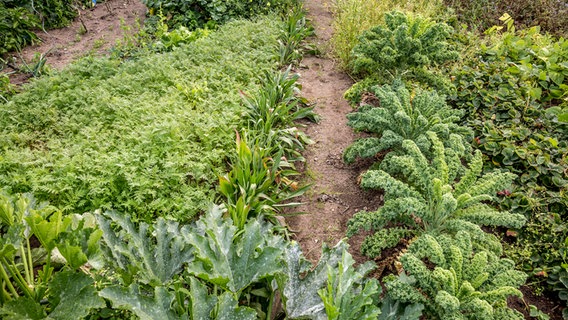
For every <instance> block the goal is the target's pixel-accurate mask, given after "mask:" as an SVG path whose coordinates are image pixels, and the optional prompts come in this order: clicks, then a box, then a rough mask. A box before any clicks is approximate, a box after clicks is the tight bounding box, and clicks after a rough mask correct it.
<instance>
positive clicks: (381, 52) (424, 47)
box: [351, 11, 459, 91]
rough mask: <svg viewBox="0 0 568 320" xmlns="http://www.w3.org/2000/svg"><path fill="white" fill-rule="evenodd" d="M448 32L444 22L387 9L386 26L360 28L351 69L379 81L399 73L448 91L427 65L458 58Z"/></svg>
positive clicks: (390, 79)
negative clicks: (363, 29)
mask: <svg viewBox="0 0 568 320" xmlns="http://www.w3.org/2000/svg"><path fill="white" fill-rule="evenodd" d="M451 32H452V28H451V27H449V26H448V25H446V24H444V23H436V22H433V21H431V20H429V19H424V18H421V17H419V16H415V17H412V16H409V15H405V14H404V13H401V12H396V11H394V12H389V13H386V14H385V26H380V25H379V26H376V27H373V28H371V29H369V30H367V31H365V32H363V34H362V35H361V37H360V39H359V43H358V44H357V45H356V46H355V47H354V48H353V61H352V63H351V67H352V70H353V72H354V73H355V74H358V75H360V76H368V77H373V78H375V79H377V80H378V82H379V83H385V82H390V81H392V80H393V79H396V78H399V77H401V78H403V79H413V80H416V81H419V82H422V83H426V84H428V85H431V86H435V87H437V88H439V89H444V90H446V91H447V90H449V89H448V88H447V86H448V84H447V83H445V81H444V80H443V78H441V77H439V76H436V75H435V74H434V73H432V72H431V71H430V70H429V69H427V67H434V66H437V65H439V64H441V63H444V62H447V61H451V60H456V59H457V58H458V56H459V54H458V52H457V51H455V50H454V49H453V48H451V46H450V45H449V43H448V42H447V39H448V37H449V36H450V33H451Z"/></svg>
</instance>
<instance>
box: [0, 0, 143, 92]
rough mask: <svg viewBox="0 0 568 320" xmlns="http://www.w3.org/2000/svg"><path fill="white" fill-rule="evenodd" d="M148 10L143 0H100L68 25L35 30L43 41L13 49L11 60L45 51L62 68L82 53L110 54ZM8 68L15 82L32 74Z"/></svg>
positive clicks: (17, 61)
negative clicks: (17, 49) (45, 30)
mask: <svg viewBox="0 0 568 320" xmlns="http://www.w3.org/2000/svg"><path fill="white" fill-rule="evenodd" d="M146 11H147V9H146V6H145V5H144V4H143V3H142V1H141V0H106V1H104V2H101V1H99V3H98V4H97V5H96V6H95V7H94V8H90V9H86V10H82V11H80V14H79V16H78V17H77V18H75V20H74V21H73V23H71V24H70V25H69V26H67V27H64V28H60V29H54V30H47V32H44V31H41V30H38V31H36V34H37V35H38V36H39V38H40V39H41V42H40V43H39V44H37V45H34V46H28V47H25V48H24V49H23V50H22V52H21V53H20V54H18V53H12V54H11V55H9V57H10V58H9V60H10V61H14V64H16V65H21V64H22V59H23V60H25V61H26V62H27V63H29V62H31V61H32V60H33V58H34V55H35V54H43V55H45V57H46V58H47V65H48V66H49V67H51V68H53V69H57V70H60V69H62V68H63V67H65V66H66V65H68V64H69V63H71V62H72V61H74V60H76V59H77V58H79V57H82V56H86V55H90V54H94V55H105V54H108V52H109V49H111V48H112V47H113V46H115V45H116V42H117V41H122V40H124V38H125V36H127V35H130V34H132V33H134V32H136V31H138V27H139V26H141V25H142V23H143V22H144V18H145V15H146ZM5 71H6V72H8V73H10V81H11V83H12V84H21V83H24V82H26V81H27V80H28V78H29V77H30V75H29V74H21V73H14V71H15V70H13V69H11V68H7V70H5Z"/></svg>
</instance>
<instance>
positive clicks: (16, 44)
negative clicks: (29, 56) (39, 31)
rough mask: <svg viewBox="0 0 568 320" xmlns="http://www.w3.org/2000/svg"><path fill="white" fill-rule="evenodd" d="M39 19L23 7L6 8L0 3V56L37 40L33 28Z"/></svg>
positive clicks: (36, 25) (37, 24) (37, 25)
mask: <svg viewBox="0 0 568 320" xmlns="http://www.w3.org/2000/svg"><path fill="white" fill-rule="evenodd" d="M37 27H39V20H38V19H37V17H35V16H34V15H33V14H32V13H30V12H29V11H28V10H26V9H24V8H6V7H5V5H4V3H0V56H2V55H4V54H5V53H7V52H10V51H14V50H18V49H20V48H23V47H24V46H27V45H31V44H34V43H36V42H39V38H38V37H37V35H36V34H35V33H33V32H32V30H33V29H35V28H37Z"/></svg>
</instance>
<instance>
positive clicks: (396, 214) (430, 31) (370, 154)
mask: <svg viewBox="0 0 568 320" xmlns="http://www.w3.org/2000/svg"><path fill="white" fill-rule="evenodd" d="M502 20H503V21H504V23H505V24H506V27H507V31H506V32H505V33H503V34H500V35H499V36H494V37H495V38H493V40H494V41H496V40H495V39H498V40H497V41H499V42H498V44H495V45H487V46H482V49H481V50H482V51H483V52H484V53H485V55H484V56H482V57H481V58H480V59H479V60H483V59H484V58H485V59H488V60H489V61H487V62H486V64H481V65H476V64H475V63H476V62H479V60H469V61H466V62H464V64H465V65H466V67H465V68H459V69H456V70H458V71H456V70H453V71H452V72H455V73H457V75H456V76H452V77H451V78H450V77H447V76H446V73H445V72H447V71H448V70H450V67H448V65H449V63H451V62H452V61H456V60H457V59H458V58H459V57H460V53H459V52H458V51H456V49H457V48H459V47H458V45H457V44H458V40H457V39H458V35H456V34H455V33H454V31H453V30H452V28H450V27H449V26H448V25H446V24H444V23H436V22H434V21H433V20H430V19H427V18H422V17H420V16H417V15H410V14H403V13H400V12H390V13H386V14H385V17H384V24H381V25H377V26H375V27H372V28H370V29H369V30H367V31H365V32H363V34H362V35H361V36H360V37H359V38H358V41H357V43H356V45H355V46H354V49H353V51H352V52H351V57H352V58H351V60H350V63H349V68H350V71H351V72H352V73H353V74H354V75H355V76H358V77H359V78H360V79H362V80H361V81H360V82H358V83H357V84H355V85H354V86H353V87H352V88H351V89H350V90H349V91H348V92H347V93H346V98H347V99H348V100H350V102H351V103H352V104H353V105H354V106H356V107H357V111H356V112H354V113H352V114H349V115H348V120H349V121H348V125H350V126H351V127H353V128H354V130H356V131H358V132H366V133H367V135H366V137H365V138H361V139H359V140H357V141H355V142H354V144H352V145H351V146H349V147H348V148H347V149H346V150H345V153H344V160H345V161H346V162H348V163H349V162H354V161H356V160H357V159H359V158H375V159H376V163H375V164H374V165H372V166H371V168H370V169H369V170H368V171H367V172H365V173H363V174H362V175H361V177H360V184H361V186H362V187H363V188H365V189H377V190H382V191H383V192H384V204H383V205H382V206H381V207H380V208H379V209H377V210H376V211H371V212H359V213H357V214H356V215H355V216H354V217H353V218H352V219H351V220H350V221H349V224H348V230H347V234H348V236H352V235H354V234H356V233H359V232H361V231H366V232H367V233H366V234H367V236H366V237H365V240H364V241H363V243H362V246H361V251H362V253H363V254H365V255H367V256H369V257H370V258H375V259H381V258H382V259H386V258H387V256H385V254H389V253H390V254H392V250H393V249H395V248H396V249H397V251H398V252H400V255H399V256H398V258H397V260H398V261H399V263H400V264H401V268H400V269H398V270H396V271H395V273H397V274H398V277H396V278H393V277H387V278H385V279H384V280H385V282H386V287H387V295H389V296H391V297H394V298H396V299H402V301H407V302H420V303H422V304H424V306H425V310H424V314H425V315H427V316H428V317H429V318H441V319H445V318H448V319H450V318H452V319H455V318H459V319H462V318H463V319H466V318H467V319H469V318H485V319H488V318H495V319H502V318H503V319H505V318H506V319H512V318H522V317H523V316H522V315H521V314H520V313H519V312H517V311H515V310H512V309H509V308H508V307H507V297H508V296H511V295H516V296H519V297H521V296H522V295H521V293H520V291H519V290H518V287H519V286H521V285H522V284H524V282H525V280H526V277H527V276H526V275H525V274H524V273H523V272H520V271H516V270H515V263H514V262H513V261H512V260H509V259H502V258H500V257H501V256H502V255H503V248H502V245H501V240H500V239H499V238H497V237H496V236H495V235H494V234H493V233H489V232H487V231H486V229H483V228H482V227H491V228H501V230H503V228H504V230H509V232H508V234H516V232H514V231H513V230H519V229H520V228H521V227H522V226H523V225H525V223H526V222H527V219H528V220H529V221H530V222H531V223H533V221H534V219H535V216H534V215H532V214H531V213H533V212H543V213H544V214H546V215H550V216H553V215H557V216H562V215H563V210H564V209H565V206H564V205H562V204H561V203H563V201H564V200H565V193H564V191H562V190H563V188H565V187H564V186H565V183H564V181H565V178H566V172H564V170H563V169H561V168H564V167H565V166H563V165H562V164H563V161H565V159H564V157H563V156H562V154H563V153H562V151H561V152H560V153H559V157H554V156H553V155H552V154H551V155H550V156H546V155H544V154H543V152H545V150H542V148H534V147H533V148H531V147H528V145H530V144H532V145H534V144H535V143H538V141H539V140H537V137H541V139H540V141H543V140H545V141H548V142H549V144H550V146H552V147H554V148H563V143H562V142H560V141H562V138H563V134H565V133H566V131H565V128H564V127H563V126H564V124H563V123H562V121H563V118H564V117H565V110H566V109H565V100H564V101H563V98H564V97H565V96H566V92H567V91H566V88H568V86H566V83H565V81H564V72H565V71H564V70H567V71H568V69H565V66H564V64H565V63H566V62H564V61H565V60H564V58H563V55H564V52H567V51H565V49H564V46H563V44H564V40H563V39H560V40H559V41H556V40H553V39H552V38H551V37H549V36H542V35H540V34H539V33H538V29H537V28H533V29H529V30H527V31H523V32H516V31H515V30H514V27H513V26H512V20H511V19H510V17H508V16H507V15H505V16H503V18H502ZM496 29H500V27H496V28H494V29H493V30H491V31H490V32H497V30H496ZM537 43H538V44H537ZM529 48H530V49H529ZM537 48H543V50H542V51H537ZM462 54H463V53H462ZM462 59H463V58H462ZM539 59H540V60H539ZM539 61H540V62H539ZM462 63H463V62H462ZM499 63H502V65H503V69H500V72H495V73H489V72H485V71H486V70H487V69H483V68H485V67H486V68H494V67H498V66H499ZM455 73H454V74H455ZM468 77H475V80H472V79H471V78H468ZM485 77H494V78H493V79H491V80H487V82H484V81H479V79H486V78H485ZM504 77H510V78H508V79H510V81H506V80H504ZM513 77H516V78H517V79H516V81H513V79H512V78H513ZM464 79H468V80H469V82H466V81H465V80H464ZM466 83H467V84H466ZM518 84H522V85H523V86H524V88H523V89H520V90H519V91H517V92H514V91H513V90H506V89H505V87H507V88H510V87H511V86H515V85H518ZM485 85H490V86H494V88H495V87H498V88H499V91H498V92H496V91H497V90H495V91H492V90H491V89H493V88H491V87H490V88H491V89H486V88H483V87H484V86H485ZM484 90H486V91H484ZM493 94H495V95H499V96H498V97H499V98H495V99H491V98H493V96H492V95H493ZM504 95H505V96H506V95H508V98H505V99H504V98H502V97H503V96H504ZM477 97H479V98H477ZM509 97H514V99H515V100H516V101H519V104H520V105H519V106H514V105H512V100H513V99H511V98H509ZM447 101H450V105H448V103H447ZM521 101H522V103H523V104H521ZM466 106H469V107H466ZM520 106H522V108H521V107H520ZM531 108H532V109H533V110H534V112H532V113H530V112H529V110H531ZM500 109H506V111H504V112H503V113H498V112H496V110H500ZM505 113H506V115H505ZM480 114H481V116H480ZM511 118H513V119H515V118H516V119H519V120H520V121H515V120H513V119H511ZM464 119H465V120H464ZM505 119H507V120H505ZM522 119H524V120H522ZM505 121H507V122H508V125H509V126H508V127H507V131H506V129H505V128H504V125H502V124H501V125H495V124H496V123H498V122H505ZM523 121H530V123H531V124H536V123H539V129H540V130H539V132H537V131H536V130H535V131H533V130H530V129H525V127H524V126H523ZM490 130H493V132H491V131H490ZM523 130H524V131H523ZM520 135H524V136H522V137H520ZM515 138H518V140H516V141H514V140H513V139H515ZM489 139H493V140H491V141H492V142H493V141H495V142H493V143H492V144H491V143H489V141H490V140H489ZM501 141H503V142H505V141H506V143H510V146H511V148H512V149H511V150H508V151H506V152H505V148H507V146H506V145H504V143H502V142H501ZM490 146H492V147H493V148H494V149H493V150H489V149H487V147H490ZM472 147H473V149H475V151H473V150H472ZM521 148H523V150H524V151H525V152H524V153H522V155H523V156H522V157H521V156H519V154H520V153H519V152H520V151H519V152H515V151H516V150H515V149H517V150H518V149H521ZM496 150H499V151H496ZM531 152H535V153H537V154H538V155H536V154H535V156H534V157H533V156H531V155H530V153H531ZM505 153H507V154H509V158H511V157H512V158H511V160H505V161H504V158H503V156H506V155H505ZM554 154H556V153H554ZM539 156H540V158H539V159H541V160H539V161H538V163H537V161H536V158H537V157H539ZM515 161H516V163H515ZM533 161H534V162H533ZM484 163H486V164H487V163H490V165H489V166H487V165H486V166H485V167H486V168H485V169H484V168H483V167H484V166H483V165H484ZM517 163H518V164H520V165H522V166H523V167H520V166H518V165H517V167H516V166H515V165H516V164H517ZM545 163H546V164H545ZM535 166H542V169H540V167H535ZM517 168H518V169H517ZM545 168H546V169H545ZM532 170H535V173H534V174H532V173H531V171H532ZM517 174H518V175H517ZM541 175H542V176H541ZM539 176H540V179H539ZM545 176H546V178H547V179H550V180H544V179H543V178H545ZM559 188H560V190H559ZM533 190H541V192H542V193H541V194H540V195H541V196H540V197H539V202H540V203H539V205H543V204H544V206H546V209H544V208H543V207H542V206H539V205H536V203H537V202H536V201H535V203H532V205H531V203H530V200H528V201H527V200H526V199H527V198H529V199H530V197H531V196H534V194H535V193H534V192H533ZM556 192H558V193H556ZM555 193H556V196H554V194H555ZM519 198H520V199H519ZM515 201H516V202H515ZM556 203H559V204H560V205H559V206H555V204H556ZM523 205H524V207H523ZM523 209H524V210H523ZM559 224H561V223H559ZM529 226H530V225H529ZM539 228H545V226H542V225H539ZM369 232H370V233H369ZM521 239H523V238H522V237H521ZM564 239H565V238H562V239H560V240H554V242H553V243H554V244H549V246H550V245H555V244H559V246H558V247H556V248H557V249H556V250H559V249H560V248H562V247H563V246H565V244H563V242H564V241H565V240H564ZM544 241H546V240H544ZM560 242H562V244H560ZM401 248H404V249H402V251H401ZM386 249H389V250H388V251H386V252H385V250H386ZM530 249H532V250H534V251H537V250H538V251H540V252H544V251H545V250H546V249H544V248H539V249H537V248H536V247H532V248H530ZM517 250H518V249H517ZM560 250H561V252H564V251H562V249H560ZM395 252H396V251H395ZM508 254H509V255H510V251H509V253H508ZM511 256H512V257H515V260H517V262H519V261H518V259H517V257H516V256H515V255H511ZM557 257H558V255H557ZM478 259H479V260H478ZM481 261H482V262H481ZM478 263H479V264H478ZM472 267H473V268H474V269H475V271H473V270H471V269H469V268H472ZM549 270H550V269H549ZM550 279H554V277H551V278H550ZM559 282H561V280H559Z"/></svg>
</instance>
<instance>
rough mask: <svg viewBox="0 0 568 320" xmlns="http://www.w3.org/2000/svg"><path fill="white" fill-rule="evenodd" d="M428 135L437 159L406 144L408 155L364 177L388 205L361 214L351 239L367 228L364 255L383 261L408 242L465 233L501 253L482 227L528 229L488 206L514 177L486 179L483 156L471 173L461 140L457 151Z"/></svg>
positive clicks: (518, 219)
mask: <svg viewBox="0 0 568 320" xmlns="http://www.w3.org/2000/svg"><path fill="white" fill-rule="evenodd" d="M427 135H428V138H429V139H430V141H431V143H432V147H431V148H432V151H431V152H432V157H431V158H428V157H426V156H425V155H424V153H423V152H422V151H420V149H419V148H418V146H417V145H416V143H415V142H413V141H411V140H404V141H403V143H402V148H403V151H404V153H403V154H402V155H394V156H392V157H388V158H387V159H385V160H384V161H383V162H381V164H380V166H379V170H369V171H367V172H366V173H364V174H363V175H362V177H361V186H362V187H363V188H366V189H383V190H384V192H385V203H384V205H383V206H382V207H381V208H379V209H378V210H377V211H375V212H365V211H361V212H358V213H356V214H355V216H354V217H353V218H352V219H351V220H350V221H349V223H348V227H347V235H348V236H352V235H354V234H355V233H358V232H360V230H361V229H365V230H367V231H368V230H373V232H374V233H373V234H372V235H370V236H367V237H366V238H365V240H364V242H363V244H362V246H361V251H362V252H363V253H364V254H365V255H367V256H370V257H376V256H379V255H380V254H381V252H382V250H383V249H385V248H390V247H394V246H396V245H397V244H398V243H399V241H401V239H403V238H412V237H413V236H416V235H421V234H424V233H427V234H431V235H434V236H437V235H440V234H452V235H455V234H456V233H457V232H459V231H465V232H468V233H471V236H472V237H473V239H474V240H475V245H476V246H480V247H483V248H487V249H490V250H491V251H494V252H496V253H497V254H500V253H501V245H500V243H499V241H498V240H497V238H496V237H495V236H493V235H491V234H487V233H485V232H483V230H481V228H480V226H506V227H513V228H520V227H522V226H523V225H524V223H525V221H526V219H525V217H524V216H523V215H520V214H512V213H509V212H501V211H498V210H496V209H495V208H493V207H491V206H490V205H488V204H486V203H485V202H486V201H488V200H492V199H494V198H495V195H496V193H497V191H500V190H503V189H505V188H506V187H507V186H508V185H510V184H511V181H512V180H513V178H514V175H513V174H511V173H500V172H492V173H488V174H485V175H483V176H481V177H480V175H481V172H482V166H483V165H482V158H481V153H480V152H477V153H476V154H475V156H474V157H473V159H472V160H471V162H470V163H469V168H465V167H464V166H463V165H462V163H461V160H462V157H461V154H462V152H463V146H461V143H459V138H456V137H455V136H454V137H450V140H453V142H454V144H453V146H452V148H444V146H443V144H442V142H441V141H440V139H439V138H437V137H436V134H435V133H433V132H428V133H427ZM460 147H461V149H460Z"/></svg>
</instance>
